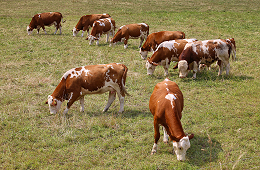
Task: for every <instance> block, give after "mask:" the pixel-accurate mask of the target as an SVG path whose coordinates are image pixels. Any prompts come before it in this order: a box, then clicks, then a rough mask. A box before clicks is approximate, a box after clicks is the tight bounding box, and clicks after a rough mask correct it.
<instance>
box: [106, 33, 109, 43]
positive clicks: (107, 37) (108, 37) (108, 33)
mask: <svg viewBox="0 0 260 170" xmlns="http://www.w3.org/2000/svg"><path fill="white" fill-rule="evenodd" d="M109 34H110V32H108V33H107V40H106V42H107V43H108V42H109Z"/></svg>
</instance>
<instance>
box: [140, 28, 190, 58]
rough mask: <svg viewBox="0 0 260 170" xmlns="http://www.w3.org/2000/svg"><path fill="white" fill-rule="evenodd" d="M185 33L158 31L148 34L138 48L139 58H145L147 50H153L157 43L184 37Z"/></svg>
mask: <svg viewBox="0 0 260 170" xmlns="http://www.w3.org/2000/svg"><path fill="white" fill-rule="evenodd" d="M184 38H185V34H184V33H183V32H181V31H160V32H155V33H152V34H149V35H148V37H147V39H146V40H145V42H144V45H143V46H142V48H140V54H141V58H142V59H143V60H145V59H146V57H147V54H148V51H155V50H156V48H157V47H158V45H159V44H161V43H162V42H164V41H169V40H177V39H184Z"/></svg>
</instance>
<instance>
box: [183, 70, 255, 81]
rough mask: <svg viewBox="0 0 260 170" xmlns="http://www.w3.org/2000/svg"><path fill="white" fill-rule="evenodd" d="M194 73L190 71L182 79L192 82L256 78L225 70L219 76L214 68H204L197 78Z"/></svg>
mask: <svg viewBox="0 0 260 170" xmlns="http://www.w3.org/2000/svg"><path fill="white" fill-rule="evenodd" d="M192 75H193V74H192V73H191V72H189V73H188V76H187V77H186V78H183V79H182V80H183V81H184V82H190V81H197V82H199V81H205V80H207V81H208V80H211V81H216V80H233V81H238V82H240V81H244V80H252V79H254V77H250V76H247V75H240V76H236V75H233V74H232V73H231V74H230V75H228V76H227V75H226V73H225V72H223V73H222V75H220V76H218V72H217V71H213V70H209V71H207V70H202V71H200V72H198V73H197V75H196V79H193V78H192Z"/></svg>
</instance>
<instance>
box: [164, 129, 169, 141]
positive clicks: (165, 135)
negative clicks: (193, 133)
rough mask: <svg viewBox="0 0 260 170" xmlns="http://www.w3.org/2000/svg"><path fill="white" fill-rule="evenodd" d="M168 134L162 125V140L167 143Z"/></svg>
mask: <svg viewBox="0 0 260 170" xmlns="http://www.w3.org/2000/svg"><path fill="white" fill-rule="evenodd" d="M168 140H169V136H168V134H167V131H166V130H165V127H164V126H163V142H164V143H168Z"/></svg>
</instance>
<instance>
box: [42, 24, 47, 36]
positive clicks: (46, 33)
mask: <svg viewBox="0 0 260 170" xmlns="http://www.w3.org/2000/svg"><path fill="white" fill-rule="evenodd" d="M41 27H42V29H43V31H44V33H45V34H47V32H46V30H45V27H44V25H42V26H41Z"/></svg>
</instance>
